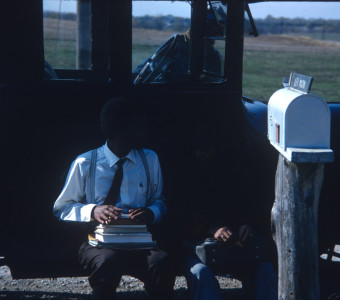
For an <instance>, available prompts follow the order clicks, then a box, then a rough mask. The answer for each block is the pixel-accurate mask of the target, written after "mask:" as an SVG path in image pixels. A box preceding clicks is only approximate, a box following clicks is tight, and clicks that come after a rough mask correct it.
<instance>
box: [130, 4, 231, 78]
mask: <svg viewBox="0 0 340 300" xmlns="http://www.w3.org/2000/svg"><path fill="white" fill-rule="evenodd" d="M219 4H220V1H211V2H210V5H209V8H208V16H207V20H206V22H207V27H206V28H207V29H206V31H207V32H205V38H204V46H203V47H204V58H203V72H205V73H213V74H214V75H215V74H216V75H218V76H221V77H222V74H223V66H224V57H223V54H224V52H225V51H224V45H225V42H224V33H225V16H226V11H225V6H224V7H222V6H220V5H219ZM223 9H224V10H223ZM132 14H133V23H132V24H133V26H132V27H133V28H132V32H133V34H132V73H133V79H134V82H135V83H148V82H169V81H178V80H180V81H185V80H186V78H187V77H186V76H187V75H188V72H189V70H190V57H189V56H190V50H189V49H190V39H191V30H190V25H191V24H190V23H191V21H190V16H191V6H190V4H189V3H188V2H184V1H183V2H179V1H177V2H176V1H133V11H132Z"/></svg>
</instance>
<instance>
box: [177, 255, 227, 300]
mask: <svg viewBox="0 0 340 300" xmlns="http://www.w3.org/2000/svg"><path fill="white" fill-rule="evenodd" d="M183 267H184V271H185V278H186V280H187V283H188V292H189V299H190V300H221V299H222V297H221V293H220V287H219V284H218V281H217V279H216V278H215V276H214V274H213V273H212V272H211V270H210V269H209V268H208V267H207V266H206V265H204V264H202V263H201V262H200V261H199V260H198V259H197V258H195V257H189V256H188V257H185V258H184V260H183Z"/></svg>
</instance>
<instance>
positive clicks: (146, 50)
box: [132, 45, 159, 70]
mask: <svg viewBox="0 0 340 300" xmlns="http://www.w3.org/2000/svg"><path fill="white" fill-rule="evenodd" d="M158 47H159V46H150V45H132V70H134V69H135V68H136V67H137V66H138V65H139V64H141V63H142V62H143V61H144V60H145V59H147V58H148V57H149V56H150V55H152V54H153V53H154V52H155V51H156V50H157V49H158Z"/></svg>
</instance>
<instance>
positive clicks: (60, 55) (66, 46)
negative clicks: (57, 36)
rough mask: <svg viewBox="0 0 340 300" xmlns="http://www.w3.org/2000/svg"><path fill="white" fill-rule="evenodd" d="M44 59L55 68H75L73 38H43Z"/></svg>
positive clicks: (74, 43)
mask: <svg viewBox="0 0 340 300" xmlns="http://www.w3.org/2000/svg"><path fill="white" fill-rule="evenodd" d="M44 48H45V60H46V61H48V62H49V64H50V65H51V66H53V68H55V69H75V68H76V41H75V40H49V39H45V40H44Z"/></svg>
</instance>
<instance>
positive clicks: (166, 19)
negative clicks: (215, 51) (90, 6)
mask: <svg viewBox="0 0 340 300" xmlns="http://www.w3.org/2000/svg"><path fill="white" fill-rule="evenodd" d="M44 17H45V18H53V19H56V18H59V19H61V20H77V15H76V14H75V13H58V12H55V11H44ZM246 22H247V21H246ZM255 24H256V28H257V30H258V32H259V34H292V33H293V34H294V33H297V34H303V33H309V34H312V33H325V32H327V33H340V20H324V19H303V18H294V19H289V18H274V17H272V16H270V15H269V16H267V17H266V18H264V19H255ZM247 25H249V24H246V28H247V27H248V26H247ZM132 26H133V27H134V28H145V29H155V30H169V31H170V30H171V31H177V32H184V31H186V30H187V29H188V28H189V27H190V19H189V18H182V17H175V16H172V15H167V16H148V15H146V16H142V17H133V19H132Z"/></svg>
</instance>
